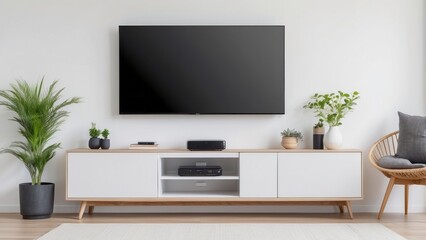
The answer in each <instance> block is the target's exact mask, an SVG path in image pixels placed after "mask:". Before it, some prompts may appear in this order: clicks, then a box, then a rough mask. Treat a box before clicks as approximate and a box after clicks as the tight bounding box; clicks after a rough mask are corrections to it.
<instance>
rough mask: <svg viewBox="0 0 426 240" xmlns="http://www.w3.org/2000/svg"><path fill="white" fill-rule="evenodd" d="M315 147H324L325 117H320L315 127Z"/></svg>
mask: <svg viewBox="0 0 426 240" xmlns="http://www.w3.org/2000/svg"><path fill="white" fill-rule="evenodd" d="M313 133H314V135H313V148H314V149H324V134H325V130H324V119H322V118H319V119H318V122H317V123H316V124H315V125H314V128H313Z"/></svg>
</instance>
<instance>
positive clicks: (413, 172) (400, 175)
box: [368, 131, 426, 219]
mask: <svg viewBox="0 0 426 240" xmlns="http://www.w3.org/2000/svg"><path fill="white" fill-rule="evenodd" d="M398 136H399V131H396V132H393V133H390V134H388V135H386V136H384V137H382V138H380V139H379V140H378V141H377V142H375V143H374V144H373V146H372V147H371V149H370V152H369V154H368V157H369V159H370V162H371V164H372V165H373V166H374V167H375V168H377V169H378V170H379V171H380V172H382V173H383V174H384V175H385V176H386V177H388V178H390V179H389V184H388V187H387V189H386V193H385V196H384V198H383V202H382V206H381V207H380V212H379V214H378V215H377V218H378V219H380V218H381V216H382V214H383V210H384V209H385V207H386V203H387V201H388V198H389V195H390V193H391V191H392V188H393V186H394V185H395V184H400V185H404V186H405V214H407V212H408V192H409V186H410V185H412V184H417V185H426V168H416V169H386V168H382V167H380V166H379V165H378V164H377V161H378V160H379V159H380V158H381V157H383V156H387V155H395V154H396V151H397V148H398Z"/></svg>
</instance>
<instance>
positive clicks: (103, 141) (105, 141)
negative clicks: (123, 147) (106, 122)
mask: <svg viewBox="0 0 426 240" xmlns="http://www.w3.org/2000/svg"><path fill="white" fill-rule="evenodd" d="M109 147H110V140H109V139H108V138H107V139H101V148H102V149H109Z"/></svg>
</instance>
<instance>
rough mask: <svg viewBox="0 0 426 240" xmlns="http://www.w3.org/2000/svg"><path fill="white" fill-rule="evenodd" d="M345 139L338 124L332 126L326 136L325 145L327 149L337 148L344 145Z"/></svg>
mask: <svg viewBox="0 0 426 240" xmlns="http://www.w3.org/2000/svg"><path fill="white" fill-rule="evenodd" d="M342 143H343V139H342V134H341V132H340V128H339V127H337V126H334V127H330V128H329V129H328V132H327V133H326V134H325V136H324V145H325V147H326V148H327V149H330V150H337V149H340V148H341V147H342Z"/></svg>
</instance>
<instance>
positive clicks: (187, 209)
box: [0, 204, 426, 213]
mask: <svg viewBox="0 0 426 240" xmlns="http://www.w3.org/2000/svg"><path fill="white" fill-rule="evenodd" d="M352 208H353V212H355V213H357V212H358V213H361V212H363V213H364V212H366V213H370V212H373V213H374V212H378V211H379V209H380V206H379V205H352ZM78 209H79V205H78V204H73V205H55V209H54V212H55V213H77V212H78ZM95 211H96V212H108V213H334V212H338V208H337V207H334V206H302V207H301V206H149V207H143V206H142V207H141V206H131V207H121V206H120V207H96V210H95ZM0 212H1V213H19V205H1V206H0ZM385 212H388V213H403V212H404V206H403V205H401V206H386V209H385ZM408 212H410V213H425V212H426V206H421V205H417V206H410V208H409V210H408Z"/></svg>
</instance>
